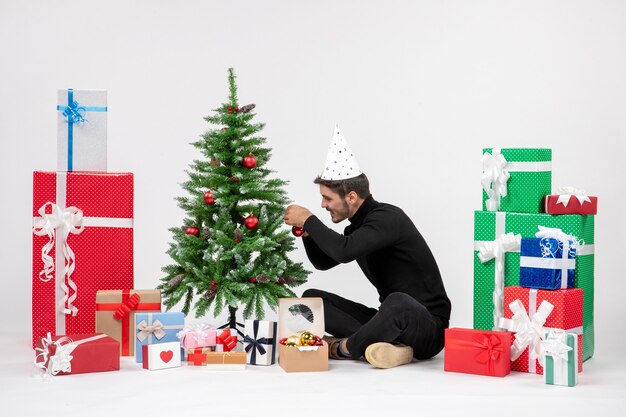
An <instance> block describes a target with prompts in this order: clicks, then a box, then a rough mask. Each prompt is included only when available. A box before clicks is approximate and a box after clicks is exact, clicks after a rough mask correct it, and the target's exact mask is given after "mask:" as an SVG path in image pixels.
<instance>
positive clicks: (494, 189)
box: [480, 148, 510, 211]
mask: <svg viewBox="0 0 626 417" xmlns="http://www.w3.org/2000/svg"><path fill="white" fill-rule="evenodd" d="M491 152H492V153H488V152H485V153H484V154H483V157H482V159H481V162H482V164H483V174H482V177H481V180H480V183H481V184H482V186H483V190H485V192H486V193H487V196H488V197H489V199H487V201H486V202H485V204H486V207H487V210H488V211H498V210H499V209H500V197H506V195H507V186H506V184H507V182H508V181H509V177H510V174H509V171H508V170H507V169H506V167H507V164H508V162H507V160H506V159H505V158H504V155H502V154H501V153H500V149H497V148H493V149H492V151H491Z"/></svg>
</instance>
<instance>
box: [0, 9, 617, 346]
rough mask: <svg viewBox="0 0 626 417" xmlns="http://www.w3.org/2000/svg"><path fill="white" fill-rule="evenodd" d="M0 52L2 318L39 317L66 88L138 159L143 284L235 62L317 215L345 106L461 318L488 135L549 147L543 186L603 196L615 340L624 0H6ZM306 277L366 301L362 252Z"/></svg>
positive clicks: (152, 273)
mask: <svg viewBox="0 0 626 417" xmlns="http://www.w3.org/2000/svg"><path fill="white" fill-rule="evenodd" d="M0 53H1V55H0V57H1V58H0V59H1V64H0V97H1V100H0V158H1V159H0V162H1V163H0V187H1V188H0V196H1V197H0V198H1V204H0V218H2V219H3V226H2V228H3V231H4V233H3V238H2V240H1V243H0V262H1V264H2V265H3V267H2V274H1V277H2V278H1V282H2V286H3V291H2V293H3V297H2V301H1V302H0V317H3V323H4V326H3V330H2V331H3V332H14V333H16V334H20V335H27V334H29V332H30V289H31V266H30V265H31V264H30V261H31V232H30V227H31V210H32V207H31V206H32V171H34V170H54V169H55V167H56V136H55V135H56V112H55V106H56V90H57V88H65V87H73V88H75V89H106V90H108V92H109V116H108V117H109V119H108V120H109V153H108V156H109V170H110V171H131V172H134V173H135V217H136V218H135V283H136V287H137V288H152V287H154V286H155V285H157V282H158V278H159V277H160V276H161V272H160V269H161V267H162V266H163V265H165V264H166V263H168V261H169V259H168V257H167V256H166V255H165V250H166V249H167V242H168V241H169V240H170V235H169V232H168V231H167V229H168V228H169V227H171V226H176V225H178V224H180V222H181V220H182V217H183V213H182V211H181V210H180V209H178V207H177V206H176V203H175V201H174V197H175V196H178V195H181V193H182V191H181V188H180V187H179V185H178V184H179V183H180V182H182V181H184V180H185V179H186V174H185V173H184V170H185V169H186V167H187V166H188V164H189V163H191V161H192V159H193V158H196V157H199V153H197V152H196V151H195V149H193V148H192V147H191V146H190V145H189V143H190V142H192V141H194V140H195V139H196V138H197V137H198V135H200V134H201V133H202V132H204V131H205V130H206V129H208V128H209V126H208V125H207V124H206V122H204V120H203V119H202V118H203V116H205V115H207V114H209V113H210V111H211V109H213V108H215V107H217V106H218V105H219V104H220V103H222V102H223V101H225V100H226V97H227V83H226V70H227V68H228V67H230V66H233V67H234V68H235V70H236V72H237V75H238V77H239V78H238V83H239V96H240V102H241V103H242V104H246V103H256V104H257V108H256V112H257V115H258V116H257V118H256V120H258V121H262V122H265V123H267V127H266V129H265V131H264V133H265V136H266V137H267V138H268V143H267V145H268V146H269V147H271V148H273V158H272V160H271V161H270V167H271V168H273V169H274V170H276V171H277V175H278V176H280V177H282V178H285V179H289V180H290V181H291V182H290V184H289V186H288V193H289V195H290V197H291V198H292V199H293V200H294V201H295V202H297V203H299V204H301V205H305V206H309V207H311V208H312V209H314V211H315V213H317V214H319V215H320V217H321V218H322V219H323V220H325V221H328V220H329V219H328V216H327V213H326V212H325V211H323V210H322V209H321V208H320V207H319V202H320V200H319V197H318V194H317V188H316V186H314V185H313V184H312V179H313V178H314V177H315V176H316V175H317V174H318V173H319V172H320V171H321V169H322V165H323V162H324V158H325V154H326V150H327V146H328V143H329V141H330V138H331V134H332V127H333V123H334V122H335V121H338V122H340V123H341V126H342V130H343V132H344V134H345V135H346V138H347V140H348V142H349V143H350V145H351V147H352V149H353V151H354V153H355V154H356V156H357V158H358V160H359V162H360V165H361V167H362V169H363V170H364V171H366V172H367V174H368V176H369V177H370V180H371V183H372V191H373V194H374V197H375V198H376V199H378V200H380V201H385V202H390V203H393V204H396V205H398V206H400V207H402V208H403V209H404V210H405V211H406V212H407V213H408V214H409V215H410V216H411V218H412V219H413V220H414V222H415V223H416V225H417V227H418V228H419V230H420V231H421V232H422V234H423V235H424V236H425V238H426V239H427V241H428V242H429V244H430V245H431V248H432V250H433V252H434V254H435V256H436V258H437V260H438V262H439V266H440V268H441V271H442V274H443V277H444V280H445V284H446V287H447V290H448V293H449V296H450V298H451V299H452V303H453V312H452V321H451V324H452V325H454V326H465V327H471V324H472V281H473V278H472V256H473V249H472V247H473V246H472V243H473V242H472V240H473V211H474V210H475V209H479V208H480V196H481V189H480V182H479V178H480V164H479V160H480V155H481V149H482V148H483V147H485V146H500V147H550V148H552V149H553V185H554V187H555V188H557V187H559V186H562V185H574V186H577V187H578V188H582V189H585V190H587V191H588V192H590V193H591V194H592V195H597V196H599V198H600V205H599V215H598V216H597V219H596V323H597V325H596V329H597V330H596V331H597V335H596V355H600V354H602V353H606V352H607V351H608V350H617V349H618V343H624V341H625V336H624V332H622V331H621V330H623V325H619V323H621V318H622V317H623V315H624V313H626V308H625V307H624V300H625V297H624V293H625V291H626V284H625V280H624V276H625V273H624V266H623V262H622V260H623V253H624V248H623V241H624V239H623V236H624V235H625V232H626V226H625V223H624V220H623V214H622V213H623V212H624V205H625V204H626V199H625V198H624V195H625V193H626V181H625V179H624V174H623V164H624V159H625V157H626V145H625V139H626V123H625V120H626V118H625V116H626V77H625V76H624V74H626V3H625V2H623V1H597V0H596V1H591V0H590V1H581V0H576V1H570V0H564V1H497V0H493V1H461V0H459V1H434V0H433V1H415V0H414V1H395V2H386V1H351V0H350V1H348V0H344V1H341V2H338V1H327V0H318V1H316V2H306V3H305V2H293V1H278V0H273V1H263V2H261V1H248V0H239V1H236V2H225V1H208V0H207V1H184V2H174V1H169V2H168V1H119V0H109V1H106V2H93V1H80V2H79V1H55V2H49V1H21V2H10V1H8V0H0ZM342 227H343V225H341V227H338V228H337V230H342ZM299 245H300V243H299ZM294 257H295V258H297V259H298V260H302V261H304V262H305V264H306V265H308V266H309V267H310V268H311V269H312V267H311V266H310V264H309V263H308V261H307V260H306V255H305V254H304V250H303V248H302V247H301V246H299V250H298V251H297V252H296V253H294ZM308 287H318V288H324V289H327V290H329V291H334V292H337V293H340V294H342V295H344V296H347V297H349V298H352V299H355V300H358V301H361V302H364V303H366V304H371V305H376V302H377V297H376V294H375V292H374V290H373V288H371V287H369V284H368V283H367V281H366V279H365V278H364V277H363V276H362V275H361V273H360V270H359V269H358V267H357V266H356V265H347V266H341V267H338V268H335V270H333V271H330V272H326V273H321V272H314V274H313V275H312V276H311V278H310V283H309V284H307V286H303V287H301V288H300V289H299V290H298V292H301V291H302V290H304V289H305V288H308ZM270 317H272V315H271V314H270ZM215 321H216V322H217V321H220V320H215ZM25 340H26V339H25Z"/></svg>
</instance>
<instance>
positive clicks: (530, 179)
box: [481, 148, 552, 213]
mask: <svg viewBox="0 0 626 417" xmlns="http://www.w3.org/2000/svg"><path fill="white" fill-rule="evenodd" d="M482 165H483V174H482V178H481V184H482V186H483V210H488V211H507V212H516V213H542V212H543V200H544V197H545V196H546V195H549V194H551V193H552V150H551V149H544V148H529V149H524V148H501V149H500V148H485V149H483V157H482Z"/></svg>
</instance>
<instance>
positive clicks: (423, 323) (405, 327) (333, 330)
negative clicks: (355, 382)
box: [302, 289, 447, 359]
mask: <svg viewBox="0 0 626 417" xmlns="http://www.w3.org/2000/svg"><path fill="white" fill-rule="evenodd" d="M302 296H303V297H320V298H321V299H322V300H323V301H324V321H325V325H326V332H327V333H330V334H331V335H333V336H335V337H341V338H343V337H347V338H348V341H347V342H346V343H347V347H348V351H349V352H350V355H351V356H352V357H354V358H359V357H361V356H363V354H364V353H365V349H366V348H367V347H368V346H369V345H371V344H372V343H376V342H397V343H402V344H405V345H407V346H411V347H412V348H413V357H414V358H416V359H428V358H432V357H433V356H435V355H436V354H437V353H439V352H440V351H441V349H443V342H444V329H445V328H446V327H447V323H445V324H444V323H443V321H442V320H441V319H440V318H439V317H437V316H433V315H432V314H430V312H429V311H428V310H427V309H426V307H424V306H423V305H422V304H421V303H420V302H419V301H417V300H416V299H414V298H413V297H411V296H409V295H407V294H405V293H401V292H394V293H391V294H389V296H387V298H385V300H383V302H382V304H381V305H380V308H379V309H378V310H376V309H375V308H370V307H367V306H364V305H362V304H359V303H355V302H354V301H350V300H348V299H345V298H343V297H340V296H338V295H335V294H332V293H329V292H326V291H322V290H316V289H309V290H306V291H304V293H303V294H302Z"/></svg>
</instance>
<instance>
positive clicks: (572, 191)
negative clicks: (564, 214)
mask: <svg viewBox="0 0 626 417" xmlns="http://www.w3.org/2000/svg"><path fill="white" fill-rule="evenodd" d="M558 194H559V198H558V199H557V200H556V204H563V207H567V205H568V204H569V200H570V198H572V197H576V199H577V200H578V202H579V203H580V205H581V206H582V205H583V204H584V203H585V202H588V203H591V199H590V198H589V196H588V195H587V194H586V193H585V192H584V191H583V190H579V189H578V188H574V187H561V188H559V192H558Z"/></svg>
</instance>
